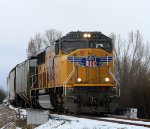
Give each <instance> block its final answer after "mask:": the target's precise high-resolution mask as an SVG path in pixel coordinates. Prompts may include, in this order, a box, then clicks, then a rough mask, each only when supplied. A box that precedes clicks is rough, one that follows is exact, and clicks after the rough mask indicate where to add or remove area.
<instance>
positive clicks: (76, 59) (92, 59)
mask: <svg viewBox="0 0 150 129" xmlns="http://www.w3.org/2000/svg"><path fill="white" fill-rule="evenodd" d="M67 60H68V61H69V62H71V63H77V64H78V65H79V66H82V67H100V66H101V65H103V64H105V63H109V62H111V61H112V60H113V58H112V56H100V57H96V56H92V55H90V56H87V57H84V56H68V57H67Z"/></svg>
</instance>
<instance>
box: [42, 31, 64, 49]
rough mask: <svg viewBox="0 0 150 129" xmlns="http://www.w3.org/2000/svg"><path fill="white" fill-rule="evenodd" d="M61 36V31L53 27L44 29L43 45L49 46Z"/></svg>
mask: <svg viewBox="0 0 150 129" xmlns="http://www.w3.org/2000/svg"><path fill="white" fill-rule="evenodd" d="M61 37H62V32H61V31H57V30H55V29H50V30H46V31H45V35H44V37H43V42H44V44H45V46H46V47H47V46H50V45H51V44H53V43H54V42H55V41H56V40H58V39H59V38H61Z"/></svg>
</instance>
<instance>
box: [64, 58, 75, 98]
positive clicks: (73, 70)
mask: <svg viewBox="0 0 150 129" xmlns="http://www.w3.org/2000/svg"><path fill="white" fill-rule="evenodd" d="M74 72H75V67H74V57H73V69H72V71H71V73H70V74H69V76H68V77H67V78H66V80H65V81H64V83H63V94H64V95H65V96H66V85H67V83H68V81H69V79H70V78H71V77H72V75H73V74H74Z"/></svg>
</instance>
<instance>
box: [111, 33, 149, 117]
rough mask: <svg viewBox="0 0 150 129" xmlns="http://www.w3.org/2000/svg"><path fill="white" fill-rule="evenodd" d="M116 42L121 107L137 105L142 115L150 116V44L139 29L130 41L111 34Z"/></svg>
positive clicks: (115, 55)
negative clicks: (144, 39) (145, 40)
mask: <svg viewBox="0 0 150 129" xmlns="http://www.w3.org/2000/svg"><path fill="white" fill-rule="evenodd" d="M111 37H112V39H113V42H114V46H115V47H114V49H115V51H114V58H115V61H114V63H115V76H116V77H117V79H118V81H119V87H120V91H121V92H120V93H121V94H120V107H124V108H137V109H138V117H141V118H150V101H149V99H150V51H149V50H150V46H149V42H144V41H143V38H142V35H141V34H140V32H139V31H136V32H135V33H134V32H130V33H129V35H128V38H127V40H121V38H120V37H119V36H118V37H117V36H116V35H115V34H113V33H112V34H111Z"/></svg>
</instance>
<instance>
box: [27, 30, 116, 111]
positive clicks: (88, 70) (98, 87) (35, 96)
mask: <svg viewBox="0 0 150 129" xmlns="http://www.w3.org/2000/svg"><path fill="white" fill-rule="evenodd" d="M36 59H37V65H36V66H35V65H34V66H35V67H34V73H33V70H32V75H31V74H30V76H29V77H28V78H29V79H28V86H27V91H26V92H27V93H26V97H25V98H26V101H27V98H28V104H29V105H30V106H32V107H34V108H39V107H43V108H49V109H53V110H56V111H69V112H84V113H93V112H101V113H107V112H109V113H110V112H113V111H114V110H115V109H116V108H117V106H118V102H117V98H118V97H117V92H116V83H115V79H114V76H113V74H114V65H113V45H112V40H111V39H110V38H109V37H107V36H105V35H104V34H102V33H101V32H80V31H77V32H70V33H68V34H67V35H66V36H64V37H62V38H60V39H59V40H57V41H56V42H55V43H54V44H52V45H51V46H49V47H48V48H46V49H45V50H44V51H43V52H41V53H39V54H38V55H37V57H36ZM34 60H35V59H34ZM29 82H30V83H29ZM46 103H47V105H46Z"/></svg>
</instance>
